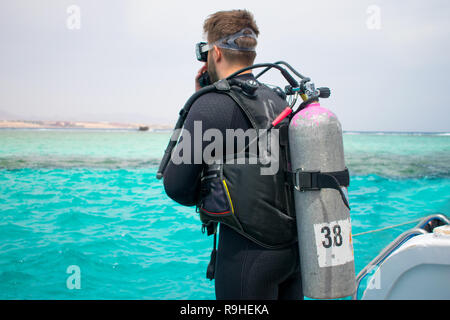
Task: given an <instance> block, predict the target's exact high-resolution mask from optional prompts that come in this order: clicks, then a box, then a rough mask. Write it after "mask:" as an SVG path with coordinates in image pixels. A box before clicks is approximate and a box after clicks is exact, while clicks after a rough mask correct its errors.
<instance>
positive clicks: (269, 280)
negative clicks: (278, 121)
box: [159, 10, 303, 300]
mask: <svg viewBox="0 0 450 320" xmlns="http://www.w3.org/2000/svg"><path fill="white" fill-rule="evenodd" d="M203 31H204V33H205V34H206V36H207V41H208V42H207V43H199V44H197V48H196V49H197V52H196V53H197V59H198V60H199V61H202V62H204V63H205V64H204V65H203V66H202V67H201V69H200V70H199V72H198V74H197V76H196V77H195V90H196V92H197V93H199V92H201V90H202V88H203V87H205V86H208V87H213V86H212V85H211V84H214V85H215V88H213V89H214V90H209V91H208V92H206V93H202V94H201V95H200V94H198V95H197V96H195V99H192V100H193V103H192V105H191V106H190V109H189V112H188V113H187V115H185V119H184V122H183V125H184V126H183V130H182V131H181V133H180V137H179V140H178V144H177V145H176V146H175V147H174V150H173V154H182V156H184V157H187V158H189V159H188V160H190V161H185V163H174V161H172V160H167V166H166V167H165V170H164V171H163V172H161V173H160V174H159V178H164V188H165V191H166V193H167V195H168V196H169V197H170V198H172V199H173V200H175V201H176V202H178V203H180V204H182V205H185V206H194V205H195V206H197V211H198V212H199V213H200V218H201V221H202V223H203V231H205V230H207V231H208V235H214V249H213V252H212V254H211V261H210V264H209V266H208V270H207V277H208V278H209V279H211V280H212V279H214V280H215V294H216V298H217V299H270V300H276V299H295V300H299V299H303V293H302V280H301V274H300V263H299V260H300V258H299V248H298V244H297V229H296V223H295V212H294V209H293V207H294V205H293V203H292V200H289V199H292V197H291V196H290V195H289V192H290V190H291V189H292V188H290V187H289V186H287V185H286V183H284V182H285V180H284V179H285V177H284V175H283V174H284V172H283V170H278V172H276V173H275V174H272V175H261V173H260V170H259V169H260V168H261V166H264V165H262V164H258V165H256V167H255V166H254V165H253V166H252V165H248V164H229V165H228V164H226V163H225V164H223V163H222V164H220V163H219V165H210V164H209V163H208V164H207V163H206V162H205V160H204V159H203V160H202V161H200V162H199V161H196V160H198V157H199V156H202V155H203V151H204V150H205V148H206V147H207V141H203V139H202V140H201V141H202V145H201V147H200V148H197V149H196V144H195V141H194V140H195V138H196V137H195V136H196V135H201V136H203V134H204V133H205V131H207V130H208V129H215V130H218V131H219V132H220V133H221V134H222V136H223V137H227V130H230V129H233V130H244V131H245V130H248V129H256V130H260V129H264V128H267V124H270V123H272V121H273V120H274V118H275V117H276V115H278V114H280V113H281V112H283V110H284V109H285V108H286V101H285V99H284V98H285V96H284V97H283V94H280V92H277V91H276V90H273V89H272V88H269V87H267V86H265V85H262V84H261V83H259V82H258V81H257V79H256V78H255V76H254V75H253V73H252V71H251V69H248V70H244V71H243V72H240V73H239V74H237V75H233V73H235V72H237V71H239V70H240V69H242V68H245V67H249V66H252V64H253V62H254V60H255V57H256V51H255V47H256V45H257V36H258V35H259V30H258V27H257V25H256V23H255V20H254V18H253V15H252V14H251V13H250V12H249V11H247V10H231V11H219V12H216V13H214V14H212V15H210V16H208V17H207V19H206V20H205V22H204V25H203ZM230 75H233V84H234V88H235V89H233V90H231V89H230V87H227V86H225V88H221V87H220V84H221V83H223V82H222V81H221V80H223V79H227V77H229V76H230ZM236 88H237V89H236ZM194 95H195V94H194ZM199 123H201V126H200V129H199V126H198V124H199ZM285 128H287V126H285ZM236 132H237V131H236ZM281 132H285V133H286V132H287V130H281ZM233 139H234V141H233V143H235V144H236V140H237V138H236V137H234V138H233ZM249 140H250V138H248V137H247V138H246V142H248V141H249ZM286 140H287V138H286V136H285V135H284V136H283V134H282V133H281V134H280V137H279V141H280V145H281V149H280V150H281V151H280V152H281V155H280V158H282V159H281V161H280V163H281V166H283V163H286V161H285V159H284V158H283V157H285V156H286V153H285V152H284V151H283V150H284V149H283V141H284V144H286ZM182 141H184V142H186V141H187V142H190V143H189V144H183V145H184V146H186V145H188V146H191V148H190V149H189V150H186V148H184V149H183V150H179V149H180V145H181V143H180V142H182ZM174 143H175V142H174ZM225 144H226V143H225V139H224V141H223V145H224V148H223V150H225V149H226V148H225ZM236 150H237V149H236V148H233V150H232V151H231V152H229V151H230V150H229V149H227V152H225V154H223V158H226V157H229V156H234V155H235V154H236ZM246 150H248V149H246ZM199 153H200V155H199ZM255 168H256V169H255ZM236 217H238V218H236ZM218 225H219V226H220V227H218ZM218 229H219V230H218ZM218 231H220V232H218ZM217 233H218V246H217V250H216V236H217Z"/></svg>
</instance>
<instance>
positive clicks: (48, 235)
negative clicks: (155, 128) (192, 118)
mask: <svg viewBox="0 0 450 320" xmlns="http://www.w3.org/2000/svg"><path fill="white" fill-rule="evenodd" d="M169 136H170V133H169V132H134V131H126V130H110V131H107V130H31V129H30V130H12V129H11V130H8V129H3V130H0V299H214V298H215V296H214V282H210V281H209V280H207V279H206V278H205V272H206V267H207V264H208V262H209V256H210V251H211V247H212V238H211V237H207V236H206V235H204V234H202V233H201V231H200V230H201V227H200V221H199V218H198V216H197V214H196V213H195V210H194V208H192V207H183V206H180V205H178V204H177V203H175V202H174V201H172V200H171V199H169V198H168V197H167V196H166V195H165V194H164V190H163V186H162V182H161V181H159V180H157V179H156V178H155V173H156V170H157V165H158V163H159V159H160V158H161V155H162V153H163V151H164V148H165V146H166V143H167V141H168V139H169ZM344 146H345V153H346V163H347V166H348V168H349V170H350V173H351V183H350V187H349V198H350V204H351V207H352V210H351V219H352V224H353V233H354V234H358V233H361V232H365V231H369V230H374V229H378V228H383V227H387V226H391V225H395V224H400V223H403V222H407V221H410V220H412V219H417V218H420V217H424V216H426V215H429V214H432V213H435V212H442V213H444V214H446V215H450V135H449V134H425V133H407V134H395V133H380V132H378V133H377V132H375V133H369V134H367V133H359V132H348V133H346V134H345V135H344ZM414 225H415V223H411V224H408V225H404V226H401V227H396V228H393V229H388V230H385V231H381V232H377V233H371V234H366V235H360V236H355V237H354V239H353V243H354V253H355V264H356V271H357V272H359V271H360V270H361V269H362V268H363V267H364V266H365V265H366V264H367V263H368V262H370V260H371V259H372V258H374V257H375V256H376V255H377V254H378V253H379V251H380V250H381V249H383V248H384V247H385V246H386V245H387V244H389V242H391V241H392V240H393V239H394V238H395V237H396V236H398V235H399V234H400V233H401V232H403V231H405V230H407V229H409V228H411V227H413V226H414ZM74 268H75V270H77V271H76V272H74V271H73V270H74ZM74 277H76V278H74ZM74 279H75V280H74ZM74 284H77V285H79V286H80V287H79V289H77V287H76V286H75V288H74Z"/></svg>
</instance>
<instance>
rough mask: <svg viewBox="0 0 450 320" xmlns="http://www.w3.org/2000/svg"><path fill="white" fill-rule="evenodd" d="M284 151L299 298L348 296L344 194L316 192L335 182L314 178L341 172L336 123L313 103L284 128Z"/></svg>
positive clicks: (351, 272) (351, 277)
mask: <svg viewBox="0 0 450 320" xmlns="http://www.w3.org/2000/svg"><path fill="white" fill-rule="evenodd" d="M289 149H290V158H291V169H292V171H293V172H295V175H294V177H295V178H294V179H295V181H296V183H295V189H296V190H295V191H294V199H295V211H296V216H297V230H298V244H299V250H300V265H301V274H302V286H303V293H304V295H305V296H307V297H310V298H315V299H334V298H340V297H345V296H350V295H352V294H353V293H354V292H355V290H356V281H355V265H354V255H353V245H352V236H351V221H350V212H349V208H348V197H347V189H346V188H345V187H343V186H342V184H341V185H340V186H338V184H336V187H335V189H333V188H330V187H323V186H322V188H320V186H321V185H320V181H322V180H323V179H322V180H321V178H327V179H328V178H329V179H328V180H331V182H333V181H334V180H336V182H337V180H338V179H334V178H330V177H329V176H330V175H327V174H325V175H323V174H322V175H320V176H319V175H318V173H336V172H343V171H344V170H346V167H345V162H344V147H343V141H342V128H341V124H340V122H339V121H338V119H337V117H336V116H335V115H334V114H333V113H332V112H331V111H329V110H328V109H326V108H323V107H321V106H320V104H319V103H313V104H310V105H309V106H308V107H306V108H305V109H303V110H301V111H300V112H298V113H297V114H295V115H294V117H293V118H292V120H291V122H290V124H289ZM347 177H348V171H347ZM318 181H319V182H318ZM339 189H340V190H339Z"/></svg>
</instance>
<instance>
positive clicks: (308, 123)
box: [157, 61, 356, 299]
mask: <svg viewBox="0 0 450 320" xmlns="http://www.w3.org/2000/svg"><path fill="white" fill-rule="evenodd" d="M280 64H283V65H285V66H286V67H287V68H288V69H290V71H292V72H293V73H294V74H295V75H296V76H298V77H299V78H300V79H301V82H300V83H298V82H297V81H296V80H295V79H294V78H293V77H292V75H291V74H290V73H289V72H288V71H287V70H286V69H284V68H282V67H281V66H280ZM259 67H266V68H265V70H263V71H262V72H260V73H259V74H258V75H257V76H256V78H258V77H260V76H261V75H262V74H264V73H265V72H266V71H268V70H269V69H271V68H276V69H278V70H279V71H280V72H281V74H282V75H283V76H284V78H285V79H286V80H287V81H288V83H289V85H288V86H286V87H285V89H284V91H283V90H281V89H280V88H276V90H275V89H274V91H275V92H276V93H277V94H278V95H279V96H280V97H281V98H282V99H286V97H287V96H288V97H289V98H288V99H287V100H288V103H289V104H288V106H287V107H286V108H285V110H284V111H282V112H281V113H280V114H279V115H278V117H276V118H275V119H274V120H273V121H272V123H271V124H270V127H269V128H268V130H271V129H273V128H279V127H280V125H282V123H286V121H283V120H285V119H288V120H289V125H288V130H287V131H288V139H287V140H288V143H287V144H288V156H287V157H286V160H287V163H285V165H284V166H283V171H284V172H283V174H284V176H285V177H286V178H285V184H286V185H288V186H290V188H291V190H292V192H291V195H292V196H291V198H290V200H291V201H292V202H294V204H295V217H296V222H295V223H296V227H297V233H298V246H299V251H300V264H301V274H302V287H303V294H304V295H305V296H308V297H310V298H316V299H333V298H340V297H345V296H350V295H352V294H353V293H354V292H355V290H356V281H355V267H354V257H353V247H352V241H351V221H350V214H349V210H350V207H349V204H348V197H347V194H346V193H347V190H346V187H348V185H349V180H350V179H349V173H348V170H347V168H346V167H345V162H344V152H343V142H342V129H341V125H340V123H339V121H338V119H337V117H336V116H335V115H334V114H333V113H332V112H331V111H329V110H328V109H325V108H323V107H321V106H320V104H319V98H328V97H329V95H330V90H329V89H328V88H317V89H316V88H315V87H314V85H313V84H312V83H311V82H310V79H309V78H306V77H304V76H303V75H301V74H300V73H298V72H297V71H296V70H295V69H293V68H292V67H291V66H290V65H289V64H287V63H286V62H283V61H279V62H275V63H273V64H272V63H265V64H257V65H253V66H250V67H247V68H243V69H241V70H239V71H236V72H235V73H233V74H232V75H230V76H228V77H227V78H226V79H223V80H220V81H218V82H216V83H214V84H212V85H208V86H206V87H205V88H203V89H201V90H199V91H198V92H197V93H195V94H194V95H193V96H192V97H191V98H190V99H189V100H188V101H187V103H186V104H185V106H184V108H183V109H182V110H181V112H180V118H179V120H178V122H177V125H176V127H175V129H178V128H181V127H182V125H183V123H184V120H185V118H186V115H187V113H188V112H189V109H190V107H191V106H192V104H193V102H194V101H195V100H196V99H197V98H198V97H199V96H201V95H202V94H205V93H207V92H223V93H225V92H226V91H229V89H230V86H231V84H232V82H233V78H234V77H235V76H236V75H238V74H240V73H242V72H244V71H246V70H250V69H254V68H259ZM242 89H243V90H244V89H245V88H244V87H242ZM244 91H245V90H244ZM298 96H300V97H301V98H302V99H303V102H302V103H301V104H300V105H299V106H298V107H297V108H295V111H294V107H295V104H296V101H297V98H298ZM244 107H245V103H244ZM176 132H178V133H176ZM178 135H179V130H178V131H177V130H174V136H172V138H171V141H170V142H169V144H168V146H167V148H166V151H165V154H164V157H163V159H162V161H161V163H160V167H159V170H158V173H157V177H158V178H162V177H163V174H164V170H165V168H166V166H167V164H168V162H169V161H170V157H171V153H172V150H173V148H174V147H175V145H176V141H177V138H178ZM220 177H222V176H220ZM223 189H224V190H226V191H227V193H228V190H227V185H226V184H225V183H224V188H223ZM228 196H229V194H228ZM231 198H233V194H232V192H231ZM292 198H293V199H292ZM230 202H231V201H230ZM224 203H225V202H224ZM229 207H230V208H231V209H229V208H228V207H227V208H225V207H224V208H225V209H227V210H228V211H233V209H232V208H233V207H232V206H231V205H230V206H229ZM225 209H224V210H225ZM228 211H226V210H225V211H224V213H226V212H228ZM247 211H248V210H247ZM216 215H217V214H216ZM230 216H231V214H230ZM217 221H218V220H217ZM218 222H220V223H225V224H227V221H226V220H221V221H218ZM255 223H256V222H255ZM229 224H230V223H229ZM236 230H237V228H236ZM249 230H251V228H250V229H249ZM245 233H246V234H247V235H248V234H249V233H248V232H245ZM209 234H210V232H208V235H209ZM211 234H214V235H215V228H213V229H212V231H211ZM278 234H279V232H278ZM261 236H262V237H263V239H265V237H264V234H262V235H261ZM274 240H279V239H274ZM214 251H215V250H213V253H214ZM212 256H213V255H212ZM210 265H211V264H210Z"/></svg>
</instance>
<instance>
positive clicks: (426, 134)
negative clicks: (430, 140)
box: [343, 130, 450, 136]
mask: <svg viewBox="0 0 450 320" xmlns="http://www.w3.org/2000/svg"><path fill="white" fill-rule="evenodd" d="M343 133H344V134H345V135H377V136H386V135H403V136H450V132H415V131H410V132H408V131H404V132H402V131H345V130H344V131H343Z"/></svg>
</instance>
